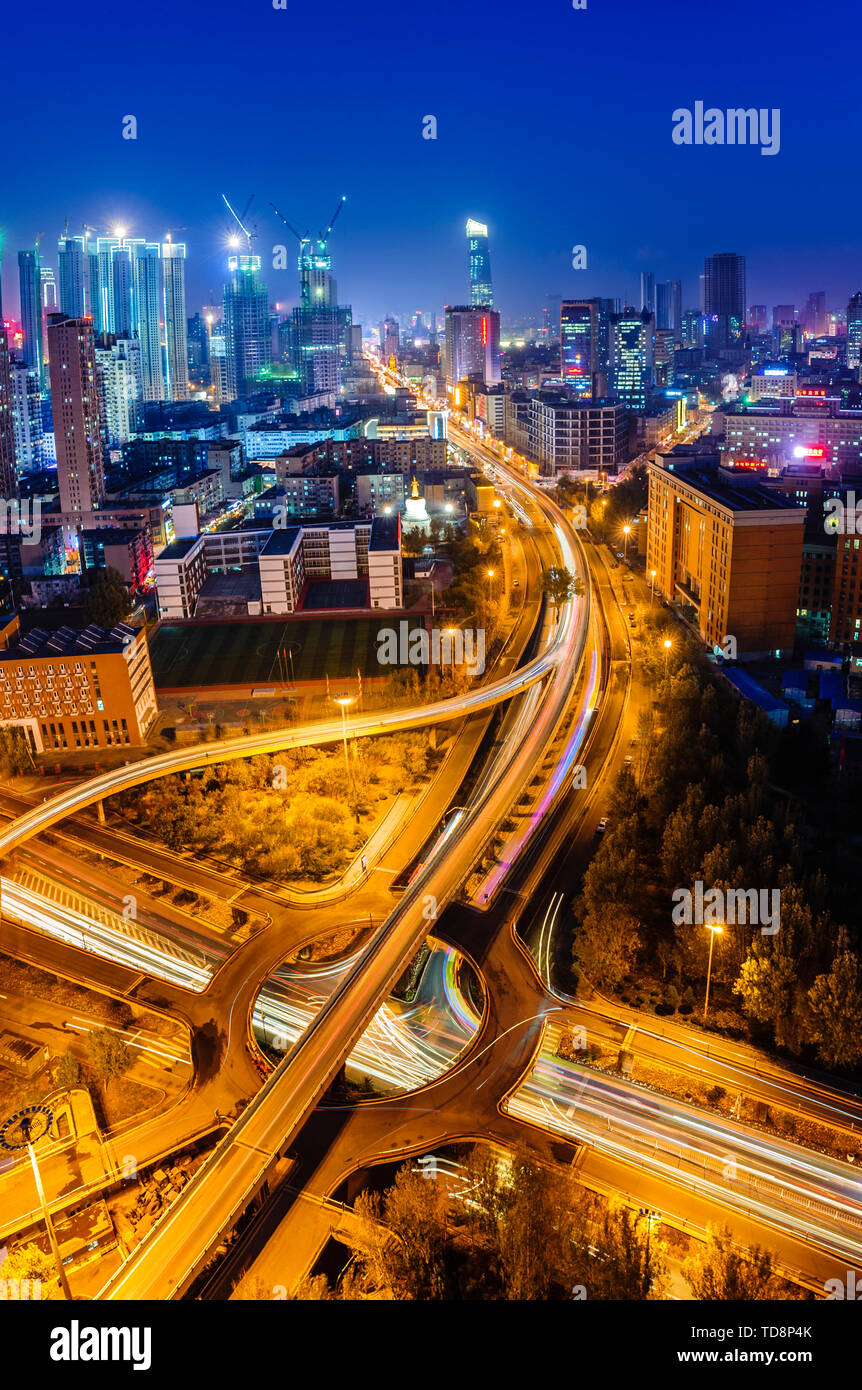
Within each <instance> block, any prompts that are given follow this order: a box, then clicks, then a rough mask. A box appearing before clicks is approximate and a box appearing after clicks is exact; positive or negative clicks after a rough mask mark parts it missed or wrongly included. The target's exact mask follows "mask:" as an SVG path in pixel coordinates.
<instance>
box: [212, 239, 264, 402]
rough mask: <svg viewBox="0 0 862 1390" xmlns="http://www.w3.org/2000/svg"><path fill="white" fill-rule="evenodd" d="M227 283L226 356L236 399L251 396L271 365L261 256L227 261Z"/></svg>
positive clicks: (225, 313) (225, 303) (225, 315)
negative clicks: (264, 371)
mask: <svg viewBox="0 0 862 1390" xmlns="http://www.w3.org/2000/svg"><path fill="white" fill-rule="evenodd" d="M228 270H229V272H230V283H229V284H227V285H226V286H225V291H224V336H225V352H226V355H227V356H228V357H229V358H230V367H229V369H228V371H229V375H230V378H231V385H232V388H233V390H234V391H235V392H236V395H237V396H250V395H253V394H254V392H255V390H256V389H257V379H258V376H259V375H260V373H261V371H262V370H263V368H264V367H268V366H269V364H270V362H271V361H272V335H271V332H270V325H269V295H268V293H267V289H266V286H265V285H264V283H263V281H262V280H261V278H260V256H251V255H236V256H230V257H229V258H228Z"/></svg>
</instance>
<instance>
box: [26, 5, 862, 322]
mask: <svg viewBox="0 0 862 1390" xmlns="http://www.w3.org/2000/svg"><path fill="white" fill-rule="evenodd" d="M288 6H289V8H288V9H287V10H286V11H276V10H274V9H273V8H272V0H241V3H240V0H211V3H207V4H204V3H201V0H169V3H168V0H148V3H147V4H146V5H144V6H137V7H132V8H128V7H125V8H124V7H122V6H120V7H118V6H117V5H116V3H112V4H108V3H107V0H87V3H85V4H77V5H73V6H70V5H68V4H67V3H64V4H62V5H61V4H60V3H58V0H42V3H41V4H39V5H38V6H36V7H34V6H33V5H32V4H25V3H23V2H22V0H9V3H8V4H6V5H5V6H4V7H3V18H2V20H0V53H2V55H3V60H4V61H3V66H4V78H5V84H4V85H5V102H4V105H5V121H4V126H5V137H4V139H3V141H2V143H0V225H2V227H3V228H4V257H5V266H4V277H3V278H4V301H5V304H6V307H7V312H8V311H9V310H13V311H14V307H15V305H16V304H17V270H16V268H15V266H14V253H15V252H16V251H17V250H18V249H19V247H21V246H25V245H29V244H31V243H32V240H33V238H34V236H35V234H36V233H37V232H40V231H41V232H44V233H45V234H46V235H45V239H44V241H43V249H44V253H45V254H44V258H45V260H46V261H47V263H48V264H52V265H54V266H55V267H56V237H57V235H58V234H59V233H60V232H61V231H62V228H63V222H64V219H65V218H66V217H68V219H69V222H70V224H71V227H72V229H73V230H74V231H76V232H79V231H80V229H81V228H80V224H81V223H82V222H83V221H85V220H86V221H87V222H89V223H91V224H94V225H99V224H105V223H109V222H112V221H115V220H119V219H122V220H124V221H125V222H126V223H127V225H128V226H129V227H130V228H131V229H132V234H133V235H147V236H153V237H158V236H160V235H162V233H163V231H164V229H165V228H166V227H167V226H169V225H173V226H177V227H185V228H187V230H186V231H184V232H181V233H177V236H176V239H177V240H180V239H183V240H185V241H186V242H187V244H188V247H189V257H190V260H189V266H188V289H189V295H188V300H189V312H190V313H191V312H193V311H194V309H195V308H197V307H199V305H200V304H201V303H203V302H205V301H207V300H208V299H209V292H210V290H215V291H216V294H217V296H218V297H220V294H221V285H222V282H223V279H224V250H223V247H224V231H225V227H226V217H225V216H223V214H222V212H221V211H220V207H221V204H220V194H221V193H222V192H226V193H227V195H228V197H229V198H230V200H231V201H232V202H233V203H234V205H235V206H238V207H239V208H242V206H243V205H244V204H245V201H246V199H247V197H248V194H249V193H250V192H251V191H252V190H253V191H254V192H255V194H256V198H255V203H254V205H253V208H252V213H251V215H250V220H251V221H252V222H255V221H256V222H257V225H258V230H259V232H260V241H259V242H258V248H259V249H260V250H261V252H262V253H263V254H265V255H266V257H267V261H265V266H268V265H270V264H271V255H272V251H271V248H272V246H273V245H274V244H276V243H278V242H281V241H282V240H284V239H285V236H286V234H285V233H284V230H283V229H282V228H281V225H280V224H279V223H278V222H277V221H276V219H275V218H274V216H273V214H272V212H271V210H270V208H269V206H268V204H269V201H270V200H272V201H273V202H275V203H276V205H277V206H279V207H280V208H281V209H282V210H283V211H284V212H285V213H286V214H287V216H288V217H289V218H290V220H291V221H293V222H294V223H295V225H297V226H299V228H300V230H303V229H304V228H305V227H306V226H308V225H311V226H312V227H313V228H315V229H318V228H319V227H320V226H321V225H325V223H326V222H327V221H328V220H329V216H330V214H331V212H332V209H333V208H334V207H335V205H336V202H337V199H338V197H339V195H340V194H341V193H346V194H348V199H349V200H348V203H347V205H346V207H345V209H344V210H343V212H342V214H341V217H340V219H339V223H338V226H337V228H336V233H335V235H334V236H333V240H332V250H333V255H334V260H335V266H334V269H335V273H336V274H337V276H338V281H339V296H340V298H341V299H342V301H343V302H349V303H352V304H353V306H354V311H355V315H356V317H357V318H358V319H359V320H360V321H363V320H364V321H368V322H373V321H375V320H376V319H377V318H378V317H380V316H382V314H383V313H385V312H386V311H393V312H397V313H406V312H408V311H410V310H411V309H413V308H419V307H421V308H424V309H439V308H440V307H441V306H442V304H443V303H445V302H447V301H449V302H458V301H459V300H462V299H463V297H464V295H465V279H466V271H465V247H464V232H463V224H464V221H465V219H466V217H467V216H468V215H472V216H475V217H479V218H481V219H483V220H486V221H488V222H489V224H490V228H491V251H492V260H493V276H494V284H495V297H496V303H497V306H498V307H499V308H500V309H501V310H502V312H503V314H504V315H506V314H507V313H508V314H509V315H519V314H524V313H530V312H532V313H535V314H538V313H539V312H540V310H541V307H542V304H543V302H544V300H545V297H546V296H547V295H548V294H558V295H581V294H608V295H619V296H621V297H623V298H629V299H634V298H635V297H636V296H637V294H638V285H639V281H638V276H639V273H640V271H641V270H642V269H651V270H654V271H655V272H656V274H657V276H658V277H659V278H662V279H665V278H671V277H679V278H681V279H682V280H683V298H684V304H685V307H686V308H688V307H695V306H696V305H697V299H698V280H697V276H698V274H699V272H700V270H701V269H702V263H703V256H704V255H705V254H708V253H710V252H713V251H728V250H733V251H739V252H742V253H744V254H745V255H746V256H747V259H748V300H749V303H754V302H764V303H767V304H768V305H769V306H770V308H771V306H772V304H773V303H777V302H786V301H795V302H796V303H797V304H800V305H801V304H802V303H804V299H805V296H806V295H807V293H808V292H809V291H810V290H814V289H825V290H826V291H827V295H828V301H829V304H830V307H838V306H843V305H844V304H845V303H846V300H847V298H848V296H849V294H850V292H851V291H853V290H855V289H858V288H859V287H860V286H862V263H860V242H862V180H860V177H859V173H858V169H857V163H858V154H857V147H858V133H857V132H858V72H859V51H860V44H862V19H860V13H859V8H858V6H857V5H856V4H852V5H851V4H849V3H844V4H842V5H840V6H839V7H838V8H835V7H826V8H819V9H818V8H817V7H815V6H812V5H810V4H804V5H803V4H802V3H801V0H787V2H786V3H785V4H783V5H781V6H764V5H757V4H752V3H751V0H722V3H720V4H714V5H703V3H702V0H701V3H692V0H686V2H685V3H684V0H663V3H661V4H649V3H642V4H635V3H633V0H588V9H587V10H586V11H575V10H573V9H572V5H571V0H534V3H523V0H522V2H521V3H517V2H516V0H500V3H498V4H495V5H489V4H481V5H477V4H466V3H464V0H442V2H441V0H428V3H426V0H417V3H414V4H405V3H403V0H401V3H398V4H396V3H394V2H393V0H377V2H376V3H374V4H372V5H363V4H357V3H347V0H332V3H329V4H320V3H319V4H316V5H312V4H309V3H308V0H288ZM697 99H703V100H704V101H705V102H706V104H707V105H714V106H717V107H721V108H726V107H729V106H744V107H749V106H756V107H769V108H772V107H780V108H781V152H780V153H779V154H778V155H777V156H776V157H774V158H769V157H765V156H762V155H761V154H760V152H759V150H758V149H751V148H738V147H737V148H689V149H683V148H679V147H677V146H675V145H674V144H673V143H672V141H671V125H672V122H671V113H672V111H673V110H674V108H676V107H679V106H686V107H693V106H694V102H695V101H696V100H697ZM129 113H132V114H134V115H135V116H136V117H137V119H138V139H137V141H135V142H132V141H125V140H123V139H121V120H122V117H123V116H124V115H126V114H129ZM426 114H434V115H436V117H437V119H438V123H439V126H438V139H437V140H436V141H425V140H423V139H422V138H421V119H422V117H423V116H424V115H426ZM575 243H583V244H585V245H586V246H587V249H588V254H589V270H587V271H580V272H576V271H573V270H572V269H571V249H570V248H571V247H572V246H573V245H574V244H575ZM288 244H289V243H288ZM265 277H266V280H267V282H268V284H269V287H270V291H271V294H272V297H273V299H279V300H281V301H282V302H285V303H286V302H290V301H291V300H295V298H296V293H297V290H296V271H295V265H294V258H293V248H292V246H291V269H290V270H289V271H273V270H272V269H269V268H267V269H266V271H265Z"/></svg>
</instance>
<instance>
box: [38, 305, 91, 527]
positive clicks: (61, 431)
mask: <svg viewBox="0 0 862 1390" xmlns="http://www.w3.org/2000/svg"><path fill="white" fill-rule="evenodd" d="M48 354H49V358H50V363H51V408H52V412H53V417H54V438H55V442H56V448H57V482H58V485H59V489H60V510H61V511H62V512H64V513H66V514H69V515H71V516H74V515H76V514H77V515H80V514H81V513H82V512H92V511H96V510H97V509H98V508H99V507H100V506H101V504H102V502H103V501H104V496H105V474H104V457H103V444H104V441H103V437H102V421H101V412H100V410H99V388H98V379H97V375H96V350H95V343H94V338H93V324H92V322H91V320H90V319H86V318H85V319H71V318H66V316H65V315H64V314H52V315H51V317H50V319H49V320H48Z"/></svg>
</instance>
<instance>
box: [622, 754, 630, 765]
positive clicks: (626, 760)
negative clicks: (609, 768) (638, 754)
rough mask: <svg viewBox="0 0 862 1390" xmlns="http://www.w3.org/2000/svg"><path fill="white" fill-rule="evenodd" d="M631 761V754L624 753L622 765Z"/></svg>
mask: <svg viewBox="0 0 862 1390" xmlns="http://www.w3.org/2000/svg"><path fill="white" fill-rule="evenodd" d="M631 760H632V755H631V753H626V755H625V757H624V758H623V762H624V763H630V762H631Z"/></svg>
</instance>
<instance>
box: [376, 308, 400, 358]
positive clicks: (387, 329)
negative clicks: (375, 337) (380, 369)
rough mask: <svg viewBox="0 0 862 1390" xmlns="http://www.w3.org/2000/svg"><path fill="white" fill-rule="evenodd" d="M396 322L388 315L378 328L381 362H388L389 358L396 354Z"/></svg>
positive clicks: (397, 334)
mask: <svg viewBox="0 0 862 1390" xmlns="http://www.w3.org/2000/svg"><path fill="white" fill-rule="evenodd" d="M398 339H399V333H398V320H397V319H394V318H392V316H391V315H390V316H389V317H388V318H385V319H384V320H383V323H382V324H381V326H380V345H381V350H382V353H383V361H384V362H388V361H389V359H390V357H394V356H395V355H396V354H397V352H398Z"/></svg>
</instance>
